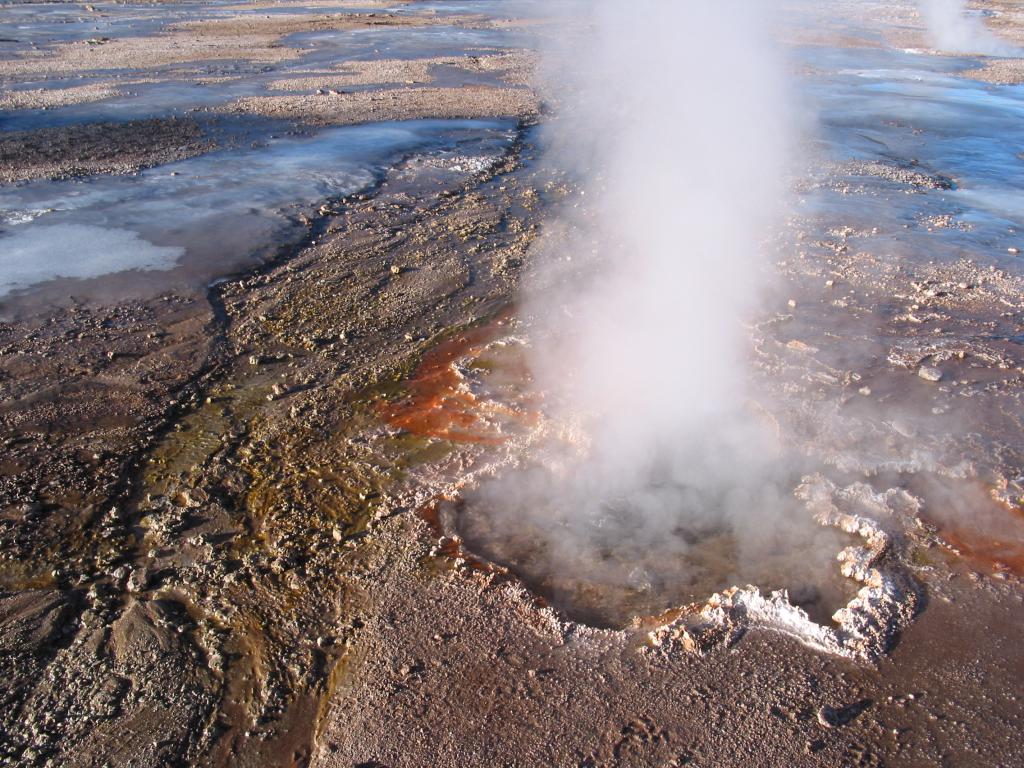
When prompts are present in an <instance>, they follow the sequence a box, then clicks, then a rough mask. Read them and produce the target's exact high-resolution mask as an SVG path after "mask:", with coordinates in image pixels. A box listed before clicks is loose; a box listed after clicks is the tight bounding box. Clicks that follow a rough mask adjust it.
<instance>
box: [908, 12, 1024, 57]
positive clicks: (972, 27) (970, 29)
mask: <svg viewBox="0 0 1024 768" xmlns="http://www.w3.org/2000/svg"><path fill="white" fill-rule="evenodd" d="M919 8H920V11H921V18H922V20H923V21H924V23H925V25H927V27H928V33H929V35H930V36H931V38H932V44H933V45H935V47H936V48H939V49H940V50H943V51H950V52H952V53H974V54H982V55H987V56H1018V55H1020V49H1019V48H1017V47H1015V46H1013V45H1010V44H1009V43H1006V42H1003V41H1002V40H1000V39H999V38H997V37H996V36H995V35H994V34H992V32H990V31H989V30H988V28H987V27H986V26H985V22H984V21H983V20H982V18H981V17H980V16H976V15H970V14H969V13H968V11H967V3H966V2H965V0H920V2H919Z"/></svg>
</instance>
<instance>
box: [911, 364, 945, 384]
mask: <svg viewBox="0 0 1024 768" xmlns="http://www.w3.org/2000/svg"><path fill="white" fill-rule="evenodd" d="M917 375H918V376H920V377H921V378H922V379H924V380H925V381H942V371H940V370H939V369H938V368H931V367H929V366H927V365H922V366H921V367H920V368H919V369H918V371H917Z"/></svg>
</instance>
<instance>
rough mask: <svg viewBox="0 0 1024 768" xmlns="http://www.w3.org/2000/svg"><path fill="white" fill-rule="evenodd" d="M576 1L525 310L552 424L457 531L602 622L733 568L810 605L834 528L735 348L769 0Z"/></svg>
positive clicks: (695, 593) (772, 143)
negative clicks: (561, 191)
mask: <svg viewBox="0 0 1024 768" xmlns="http://www.w3.org/2000/svg"><path fill="white" fill-rule="evenodd" d="M572 11H573V12H575V13H576V14H583V15H585V21H586V22H587V23H586V24H584V25H582V27H581V25H580V24H579V23H578V18H576V19H575V20H574V21H566V24H565V28H566V29H570V30H572V33H571V34H568V35H567V39H566V41H564V42H560V43H559V44H557V45H552V46H549V48H548V49H547V50H546V51H545V58H546V62H547V68H548V71H549V73H551V75H552V77H551V78H550V81H549V83H548V93H549V100H550V102H551V103H552V104H554V105H555V111H556V116H555V118H554V119H553V120H552V121H551V123H550V125H549V126H547V128H546V130H547V133H546V143H547V156H546V158H547V161H548V163H549V164H550V165H551V166H552V167H555V168H559V169H561V170H562V171H563V172H564V174H565V178H566V179H567V180H568V186H569V188H570V189H571V190H572V191H571V192H570V193H569V194H568V198H567V201H566V203H565V205H563V206H562V208H561V210H562V213H561V215H560V216H558V217H557V220H556V221H555V222H554V223H553V224H552V225H551V226H550V227H549V228H548V232H547V235H546V236H545V237H544V238H542V239H541V241H540V246H539V251H537V252H536V253H535V254H534V256H535V260H534V262H535V264H536V265H537V268H536V270H535V274H534V275H533V277H532V279H531V280H530V282H529V284H528V286H527V289H526V296H525V298H524V300H523V308H522V311H521V315H522V316H523V317H524V320H525V323H526V327H527V332H528V334H529V336H530V339H531V350H530V356H529V359H530V369H531V371H532V373H533V375H534V377H535V381H536V386H537V389H538V391H539V392H540V393H541V399H540V403H541V404H540V409H541V411H542V412H543V417H544V418H543V424H544V425H545V426H546V429H547V432H546V434H547V437H546V438H544V437H542V438H540V439H538V440H537V441H535V442H534V443H533V444H532V445H531V448H530V457H529V460H528V461H527V462H526V463H525V464H524V465H523V466H521V467H519V468H518V469H514V470H511V471H508V472H505V473H504V474H502V475H501V476H500V477H498V478H495V479H492V480H489V481H485V482H483V483H482V484H481V485H480V486H479V487H477V488H476V489H475V490H473V491H471V492H468V493H466V494H465V495H464V497H463V498H462V500H461V502H460V503H459V504H458V505H457V509H454V510H451V511H450V512H451V513H452V514H454V517H455V521H454V525H455V528H456V529H457V530H458V531H459V532H460V534H461V535H463V536H464V537H465V538H466V540H467V542H468V544H469V545H470V548H471V549H472V550H474V551H476V552H477V553H478V554H482V555H484V556H487V557H490V558H492V559H494V560H495V561H497V562H500V563H503V564H505V565H508V566H510V567H512V568H513V570H516V571H517V572H519V573H520V575H522V576H523V578H524V579H525V580H526V581H527V582H529V583H532V584H533V585H534V587H535V588H537V589H538V591H540V592H541V593H542V594H544V595H546V596H548V597H549V598H551V599H553V600H554V601H555V602H557V603H559V604H560V605H561V606H562V607H563V608H564V609H565V610H566V611H567V612H568V613H569V614H570V615H575V616H576V617H577V618H582V619H583V620H587V621H592V622H594V623H598V624H604V625H621V624H623V623H628V622H627V620H628V618H629V617H630V616H631V615H637V614H644V613H651V612H655V611H661V610H664V609H665V608H667V607H669V606H671V605H677V604H679V603H685V602H691V601H696V600H702V599H704V598H706V597H708V596H709V595H710V593H711V592H713V591H715V590H718V589H722V588H724V587H727V586H729V585H731V584H734V583H741V584H742V583H747V582H751V583H755V584H758V585H760V586H764V587H771V588H778V587H787V588H790V589H791V590H793V591H794V593H797V592H799V593H800V594H794V598H795V599H796V600H797V601H799V602H802V603H804V604H805V605H807V606H808V607H809V608H811V609H812V610H813V611H814V612H815V614H816V616H818V617H819V618H826V617H827V616H828V614H829V613H830V612H831V610H834V609H835V608H838V607H839V606H840V605H841V604H842V603H843V602H845V598H846V597H847V596H848V595H847V594H846V593H844V591H843V587H842V586H841V584H839V583H838V582H840V579H838V577H837V575H836V574H837V572H838V571H837V567H836V565H835V561H834V558H835V554H836V552H837V551H838V550H839V549H841V548H842V544H841V542H840V541H839V540H838V534H837V533H836V532H834V531H824V530H822V529H821V528H820V527H819V526H817V525H816V524H815V523H814V522H813V521H812V520H811V519H810V517H809V515H808V514H807V511H806V509H804V508H803V506H802V505H801V504H799V503H798V502H796V501H795V500H794V499H793V495H792V490H793V488H794V486H795V485H796V483H797V481H798V479H799V472H797V471H796V470H795V464H793V463H791V461H790V459H789V458H788V457H786V456H785V455H784V452H783V451H782V450H781V449H780V446H779V441H778V438H777V435H776V434H775V431H774V428H773V422H772V420H771V418H770V417H768V416H767V415H766V414H765V411H764V409H763V408H761V407H760V406H758V405H756V404H755V401H756V400H757V393H756V391H755V389H754V387H752V386H751V383H750V382H751V379H752V374H751V371H750V369H749V367H748V358H749V340H748V335H747V332H746V330H745V325H744V323H745V321H746V320H747V319H748V317H750V315H751V313H752V312H754V310H755V304H756V302H757V299H758V297H759V290H760V288H761V284H762V276H763V275H765V274H766V269H765V266H764V262H765V259H764V254H763V252H762V247H761V243H762V241H763V240H764V239H765V237H766V235H767V234H768V233H769V232H770V231H771V229H772V227H773V226H774V225H776V224H777V223H778V220H779V219H778V217H779V214H780V213H781V211H782V209H783V206H782V204H781V202H780V201H782V200H783V199H784V196H785V181H784V179H785V178H786V175H787V169H788V161H789V154H790V153H789V150H790V147H791V144H792V136H793V133H794V131H793V128H792V125H791V115H792V113H793V104H792V100H791V99H790V94H789V89H788V86H787V79H786V66H785V63H784V60H783V58H782V56H781V55H780V53H779V52H778V51H777V50H776V49H775V47H774V45H773V42H772V39H771V19H770V18H769V15H768V14H767V9H766V8H763V7H761V6H760V5H756V4H755V5H753V6H751V5H750V4H746V3H739V2H724V3H714V4H712V3H689V2H687V3H664V2H642V3H639V4H631V5H628V6H627V5H626V4H623V3H618V2H612V1H611V0H600V1H599V2H596V3H588V4H585V5H583V6H573V8H572ZM680 37H682V38H684V39H683V40H682V41H681V40H680Z"/></svg>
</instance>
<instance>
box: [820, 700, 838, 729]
mask: <svg viewBox="0 0 1024 768" xmlns="http://www.w3.org/2000/svg"><path fill="white" fill-rule="evenodd" d="M838 723H839V713H838V712H837V711H836V709H835V707H830V706H829V705H828V704H822V705H821V706H820V707H818V724H819V725H820V726H821V727H822V728H835V727H836V725H838Z"/></svg>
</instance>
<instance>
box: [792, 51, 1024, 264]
mask: <svg viewBox="0 0 1024 768" xmlns="http://www.w3.org/2000/svg"><path fill="white" fill-rule="evenodd" d="M798 53H799V55H800V56H801V57H802V60H803V62H804V63H806V64H809V65H811V66H812V67H814V68H815V69H816V70H817V72H816V73H815V74H813V75H810V76H808V77H807V78H805V87H806V91H805V95H806V98H807V99H808V102H809V103H810V104H811V105H813V108H814V109H815V110H816V111H817V112H818V114H819V115H820V119H819V131H818V136H817V138H818V140H819V142H820V146H821V147H822V149H823V151H824V156H825V157H826V158H828V159H831V160H834V161H838V162H842V161H850V160H855V161H865V162H882V163H886V164H889V165H893V166H896V167H900V168H905V169H908V170H913V171H916V172H919V173H923V174H925V175H928V176H937V177H943V178H945V179H947V180H948V181H949V182H951V184H949V187H950V188H948V189H924V188H913V189H909V188H908V187H907V185H905V184H898V183H894V182H891V181H886V180H883V179H879V178H867V177H863V176H857V175H850V176H848V177H847V178H846V179H845V180H846V181H848V182H849V184H850V185H851V186H854V187H859V188H862V189H863V188H867V191H868V192H869V195H863V194H853V195H851V194H847V193H846V191H845V190H838V191H837V190H835V189H831V190H829V189H822V190H818V191H817V192H815V193H813V194H809V195H807V196H806V199H805V200H804V206H805V211H804V212H806V213H810V214H813V215H816V216H820V217H822V218H823V219H831V220H832V221H833V223H834V224H850V225H853V226H859V227H865V228H868V229H874V228H877V229H878V233H877V236H878V237H879V238H886V239H888V240H889V241H890V244H889V247H891V248H893V249H894V250H895V252H896V253H897V254H898V255H899V256H900V257H903V258H924V259H926V260H927V259H956V258H958V257H960V256H965V255H966V256H971V257H975V258H977V259H979V260H980V261H981V263H992V264H996V265H998V266H1002V267H1005V268H1007V269H1010V270H1013V271H1014V272H1017V273H1019V272H1020V271H1021V269H1022V268H1024V264H1022V262H1021V260H1020V259H1017V258H1014V257H1013V256H1012V255H1010V254H1009V253H1008V251H1007V249H1008V248H1017V247H1020V246H1021V245H1024V243H1022V238H1021V236H1020V234H1019V230H1020V227H1021V222H1022V221H1024V204H1022V203H1021V200H1022V199H1024V198H1022V196H1021V193H1022V192H1024V173H1021V172H1022V171H1024V160H1022V158H1021V154H1020V153H1021V150H1022V149H1024V121H1022V119H1021V118H1022V117H1024V87H1020V86H994V85H988V84H984V83H979V82H977V81H972V80H968V79H964V78H962V77H957V76H955V74H954V73H955V72H958V71H962V70H965V69H969V68H971V67H974V66H976V65H977V59H973V58H961V57H941V56H929V55H924V54H918V53H908V52H904V51H894V50H874V49H866V48H858V49H824V48H807V49H803V50H801V51H799V52H798ZM812 173H813V171H812ZM840 181H842V177H840ZM945 215H951V216H952V217H953V222H954V223H955V226H953V227H948V228H942V229H935V228H934V227H933V228H932V231H929V223H928V220H929V219H931V218H932V217H936V216H945Z"/></svg>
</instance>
